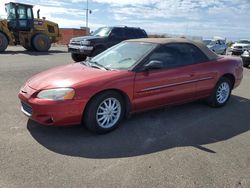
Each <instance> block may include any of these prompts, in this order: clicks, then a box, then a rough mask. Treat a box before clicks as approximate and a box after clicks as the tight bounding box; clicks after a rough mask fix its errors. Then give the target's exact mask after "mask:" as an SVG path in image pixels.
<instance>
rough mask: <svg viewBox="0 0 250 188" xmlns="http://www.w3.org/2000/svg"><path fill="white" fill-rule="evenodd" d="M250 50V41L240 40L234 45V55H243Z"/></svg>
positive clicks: (232, 48)
mask: <svg viewBox="0 0 250 188" xmlns="http://www.w3.org/2000/svg"><path fill="white" fill-rule="evenodd" d="M248 50H250V40H246V39H244V40H239V41H238V42H236V43H235V44H233V45H232V47H231V51H232V55H241V54H242V53H243V52H244V51H248Z"/></svg>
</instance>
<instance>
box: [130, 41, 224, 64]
mask: <svg viewBox="0 0 250 188" xmlns="http://www.w3.org/2000/svg"><path fill="white" fill-rule="evenodd" d="M126 41H129V42H148V43H155V44H170V43H188V44H193V45H195V46H196V47H198V48H199V49H200V50H201V51H202V52H203V53H204V54H206V56H207V57H208V59H209V60H213V59H217V58H218V57H219V56H218V55H217V54H215V53H214V52H212V51H211V50H210V49H209V48H208V47H207V46H206V45H205V44H203V43H202V42H198V41H193V40H189V39H186V38H142V39H131V40H126Z"/></svg>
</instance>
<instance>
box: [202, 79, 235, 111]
mask: <svg viewBox="0 0 250 188" xmlns="http://www.w3.org/2000/svg"><path fill="white" fill-rule="evenodd" d="M231 91H232V82H231V81H230V79H228V78H226V77H222V78H221V79H220V80H219V81H218V83H217V84H216V86H215V88H214V91H213V93H212V95H211V96H210V97H209V98H208V100H207V102H208V104H209V105H210V106H212V107H215V108H218V107H222V106H224V105H225V104H226V103H227V101H228V100H229V98H230V96H231Z"/></svg>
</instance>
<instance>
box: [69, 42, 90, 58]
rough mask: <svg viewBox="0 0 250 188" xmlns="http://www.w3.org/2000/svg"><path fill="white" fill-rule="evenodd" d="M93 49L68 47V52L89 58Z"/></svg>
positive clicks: (75, 46)
mask: <svg viewBox="0 0 250 188" xmlns="http://www.w3.org/2000/svg"><path fill="white" fill-rule="evenodd" d="M93 49H94V47H93V46H79V45H72V44H69V45H68V52H71V53H75V54H84V55H87V56H89V55H90V54H91V53H92V51H93Z"/></svg>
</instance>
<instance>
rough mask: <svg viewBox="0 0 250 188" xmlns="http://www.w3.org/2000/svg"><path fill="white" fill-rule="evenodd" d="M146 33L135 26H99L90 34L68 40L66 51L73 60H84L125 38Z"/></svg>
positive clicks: (140, 36)
mask: <svg viewBox="0 0 250 188" xmlns="http://www.w3.org/2000/svg"><path fill="white" fill-rule="evenodd" d="M147 37H148V36H147V33H146V32H145V30H143V29H141V28H135V27H126V26H124V27H101V28H99V29H97V30H96V31H95V32H93V34H92V35H91V36H84V37H76V38H72V39H71V40H70V43H69V45H68V51H69V52H71V57H72V59H73V60H74V61H76V62H79V61H84V60H85V59H86V58H87V57H88V56H89V57H93V56H96V55H97V54H99V53H101V52H103V51H104V50H106V49H108V48H110V47H111V46H114V45H116V44H118V43H119V42H121V41H124V40H127V39H137V38H147Z"/></svg>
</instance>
